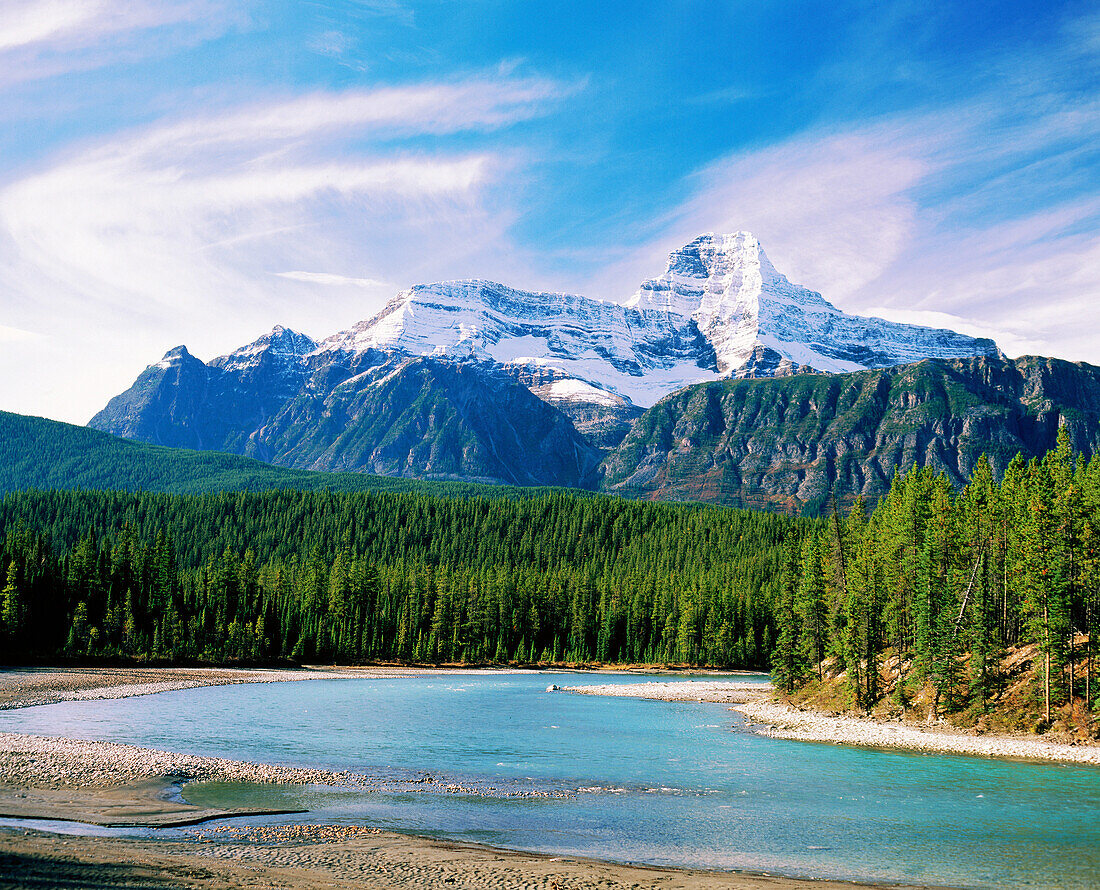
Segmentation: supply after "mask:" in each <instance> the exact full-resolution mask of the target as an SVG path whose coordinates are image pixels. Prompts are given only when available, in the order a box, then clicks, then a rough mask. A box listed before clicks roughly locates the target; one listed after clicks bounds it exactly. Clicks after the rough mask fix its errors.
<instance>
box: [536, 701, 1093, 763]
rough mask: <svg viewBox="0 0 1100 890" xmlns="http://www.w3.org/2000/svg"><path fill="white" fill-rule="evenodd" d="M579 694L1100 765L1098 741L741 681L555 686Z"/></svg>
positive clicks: (856, 740)
mask: <svg viewBox="0 0 1100 890" xmlns="http://www.w3.org/2000/svg"><path fill="white" fill-rule="evenodd" d="M555 691H560V692H568V693H574V694H579V695H615V696H629V697H634V698H649V699H654V700H657V701H695V702H716V703H721V704H729V705H732V707H731V708H730V710H732V711H736V712H737V713H739V714H741V715H742V716H744V717H745V718H746V719H747V720H748V721H749V728H750V729H751V730H752V731H753V732H756V733H758V734H760V735H765V736H768V737H770V738H777V739H787V740H790V741H799V742H818V743H826V744H836V745H857V746H862V747H867V748H883V749H894V750H901V751H914V752H920V753H924V754H964V755H968V756H974V757H1004V758H1012V759H1018V760H1043V761H1055V762H1059V763H1083V764H1090V765H1095V766H1100V745H1097V744H1074V745H1070V744H1062V743H1058V742H1050V741H1046V740H1044V739H1040V738H1033V737H1028V736H1004V735H974V734H970V733H967V732H964V731H962V730H956V729H954V728H950V727H946V726H939V725H937V726H927V727H926V726H916V725H914V724H911V723H901V722H900V721H896V720H895V721H887V720H883V719H879V718H872V717H867V718H860V717H847V716H835V715H829V714H821V713H818V712H815V711H803V710H799V709H797V708H794V707H791V706H790V705H787V704H785V703H783V702H779V701H775V700H774V699H773V698H772V697H771V686H770V685H769V684H761V683H745V682H740V681H731V682H721V681H693V680H685V681H670V682H653V683H639V684H636V685H633V686H631V687H627V688H624V687H622V686H615V685H610V684H607V685H596V684H594V685H591V686H589V685H584V686H562V687H555Z"/></svg>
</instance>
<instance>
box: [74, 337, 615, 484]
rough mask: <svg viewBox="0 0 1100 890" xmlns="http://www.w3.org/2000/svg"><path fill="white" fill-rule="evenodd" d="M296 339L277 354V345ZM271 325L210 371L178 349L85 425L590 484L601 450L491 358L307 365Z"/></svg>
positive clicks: (438, 475)
mask: <svg viewBox="0 0 1100 890" xmlns="http://www.w3.org/2000/svg"><path fill="white" fill-rule="evenodd" d="M291 338H294V339H293V343H294V344H295V345H294V346H293V347H292V348H290V349H287V350H284V351H275V350H273V348H272V346H271V343H272V341H275V342H279V341H280V339H282V340H283V342H287V341H290V339H291ZM300 338H301V335H296V334H293V332H290V331H281V330H279V329H277V330H276V331H275V332H273V334H272V335H268V336H267V337H263V338H261V339H260V340H257V341H256V343H253V344H250V345H249V346H247V347H244V349H242V350H238V352H236V353H233V354H232V355H230V356H225V357H223V358H220V359H217V360H215V361H213V362H211V363H210V364H209V365H204V364H203V363H202V362H200V361H199V360H198V359H196V358H194V357H193V356H191V355H190V354H189V353H187V351H186V350H184V349H182V348H181V349H175V350H172V351H171V352H169V353H168V355H166V356H165V358H164V359H163V360H162V361H160V362H158V363H157V364H156V365H152V366H150V367H149V368H147V369H146V370H145V371H144V372H143V374H142V375H141V377H139V378H138V381H137V383H135V384H134V386H133V387H132V388H131V389H130V390H129V391H127V392H126V393H124V394H123V395H121V396H118V397H116V398H115V399H112V400H111V402H110V404H108V406H107V408H106V409H104V411H102V412H100V413H99V414H98V415H96V417H95V418H93V419H92V422H91V424H90V425H91V426H93V427H96V428H98V429H106V430H108V431H110V432H115V433H116V434H117V435H124V436H128V437H129V438H136V439H141V440H142V441H147V442H156V443H159V444H165V445H173V446H177V447H188V448H206V449H213V450H218V451H229V452H233V453H238V454H246V455H249V456H251V457H256V458H259V459H261V460H264V461H267V462H269V463H274V464H278V465H280V466H288V467H297V468H300V469H313V470H356V471H362V472H370V473H377V474H380V475H384V476H409V477H416V478H423V479H462V480H468V481H476V482H493V483H504V484H509V485H561V486H570V487H586V488H590V487H593V486H594V484H595V482H596V479H597V465H598V463H599V459H600V456H601V454H600V452H599V451H598V450H597V449H596V448H595V447H594V446H593V445H592V444H590V443H589V442H588V441H587V440H586V439H585V438H584V437H583V436H581V435H580V434H579V433H578V432H577V430H576V429H575V428H574V427H573V425H572V423H571V422H570V421H569V418H568V417H566V416H565V415H563V414H562V413H561V412H559V411H557V410H556V409H554V408H553V407H552V406H551V405H549V404H547V403H546V402H543V401H542V400H540V399H539V398H537V397H536V396H535V395H533V394H532V393H531V392H530V390H528V388H527V387H525V386H523V385H522V384H520V383H517V382H516V381H515V380H513V379H512V378H511V377H509V376H508V375H507V374H504V373H502V372H501V371H500V370H499V369H496V368H493V367H492V366H489V365H477V364H474V363H462V364H455V363H452V362H440V361H436V360H433V359H427V358H409V357H407V356H395V355H393V354H390V353H384V352H379V351H377V350H368V351H366V352H361V353H355V354H349V355H344V356H340V357H337V358H336V359H335V360H332V357H329V358H330V360H329V361H324V362H319V363H318V362H315V361H305V360H303V350H304V349H305V348H306V347H307V346H309V345H310V343H312V341H309V342H306V340H303V339H300Z"/></svg>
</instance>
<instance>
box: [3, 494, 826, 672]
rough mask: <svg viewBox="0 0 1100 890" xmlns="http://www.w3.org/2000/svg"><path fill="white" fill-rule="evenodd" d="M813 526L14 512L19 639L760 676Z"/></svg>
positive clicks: (473, 504) (562, 499) (114, 651)
mask: <svg viewBox="0 0 1100 890" xmlns="http://www.w3.org/2000/svg"><path fill="white" fill-rule="evenodd" d="M804 527H805V523H804V522H802V521H798V520H793V519H789V518H786V517H782V516H777V515H773V514H762V513H749V512H743V511H737V510H729V509H724V508H716V507H706V506H701V505H676V504H653V503H638V502H632V501H624V500H620V499H616V498H607V497H596V496H579V495H574V494H567V493H563V492H552V491H544V492H543V493H542V494H539V495H538V496H532V497H523V498H517V497H512V498H499V497H494V498H486V497H471V498H441V497H436V496H433V495H428V494H422V493H358V494H332V493H328V492H320V493H308V492H297V491H286V490H276V491H269V492H265V493H245V492H237V493H222V494H211V495H204V496H179V495H168V494H151V493H143V494H130V493H124V492H87V491H70V492H34V491H29V492H19V493H11V494H8V495H6V496H5V497H4V498H3V499H2V500H0V540H2V541H3V545H2V547H0V566H2V571H4V572H5V573H6V574H5V577H6V578H7V579H8V583H7V584H6V586H5V592H4V603H5V604H8V603H10V604H12V605H11V606H10V608H9V606H8V605H5V608H4V611H3V622H4V623H3V628H2V629H3V632H4V633H5V634H6V639H8V640H11V641H12V642H13V646H12V648H11V649H9V650H7V651H10V652H11V653H12V655H13V657H21V658H30V657H52V656H55V655H58V654H66V655H70V656H79V657H93V658H94V657H110V656H131V657H156V658H185V659H209V660H217V661H222V660H232V659H274V658H293V659H299V660H304V661H311V660H328V661H366V660H402V661H421V662H446V661H463V662H470V663H484V662H493V661H497V662H503V661H551V660H555V661H561V660H569V661H590V660H595V659H598V660H603V661H609V662H643V661H644V662H678V663H690V664H709V665H722V666H730V667H764V666H766V665H767V663H768V657H769V655H770V652H771V649H772V641H773V640H774V639H775V635H776V634H775V627H774V625H773V620H772V617H771V616H772V610H773V600H774V599H775V596H776V594H777V592H778V582H779V576H780V569H781V567H782V563H783V560H784V554H785V553H786V552H788V550H789V548H790V547H795V548H799V547H800V536H801V534H802V529H803V528H804ZM8 588H11V590H9V589H8ZM20 604H22V605H20ZM21 609H22V611H20V610H21ZM9 612H10V614H11V615H12V616H13V617H11V618H10V619H9V617H8V616H9Z"/></svg>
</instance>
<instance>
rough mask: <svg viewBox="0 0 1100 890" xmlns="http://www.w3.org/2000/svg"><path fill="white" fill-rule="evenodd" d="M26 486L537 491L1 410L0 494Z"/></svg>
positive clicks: (455, 493)
mask: <svg viewBox="0 0 1100 890" xmlns="http://www.w3.org/2000/svg"><path fill="white" fill-rule="evenodd" d="M30 488H36V489H42V490H55V489H61V490H68V489H90V490H100V491H106V490H112V491H156V492H169V493H172V494H208V493H212V492H218V491H264V490H267V489H271V488H281V489H296V490H299V491H342V492H356V491H393V492H401V491H417V492H425V493H428V492H430V493H433V494H438V495H441V496H448V497H469V496H474V495H482V494H495V495H497V496H500V495H511V496H524V495H526V494H528V493H530V492H533V491H535V490H536V489H530V490H528V489H522V488H511V487H508V486H490V485H478V484H474V483H469V482H435V481H421V480H414V479H401V478H390V477H387V476H372V475H368V474H366V473H320V472H310V471H308V470H291V469H286V468H284V467H275V466H271V465H270V464H265V463H262V462H260V461H258V460H252V459H251V458H247V457H240V456H238V455H234V454H223V453H221V452H217V451H190V450H187V449H183V448H166V447H163V446H160V445H146V444H144V443H141V442H135V441H132V440H129V439H119V438H117V437H116V436H112V435H109V434H108V433H102V432H99V431H98V430H92V429H88V428H87V427H82V426H74V425H73V424H69V423H60V422H58V421H56V420H47V419H45V418H42V417H27V416H24V415H22V414H11V413H8V412H6V411H0V494H2V493H5V492H9V491H22V490H25V489H30ZM538 490H539V491H542V490H543V489H538Z"/></svg>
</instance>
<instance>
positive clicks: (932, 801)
mask: <svg viewBox="0 0 1100 890" xmlns="http://www.w3.org/2000/svg"><path fill="white" fill-rule="evenodd" d="M648 679H650V678H646V677H630V676H626V677H611V678H608V677H598V678H597V677H594V676H592V675H591V674H586V675H572V676H571V675H563V674H557V675H550V674H480V675H474V676H434V677H424V678H414V679H400V680H316V681H309V682H298V683H272V684H256V685H239V686H221V687H212V688H207V689H189V690H182V691H178V692H168V693H162V694H159V695H154V696H144V697H138V698H129V699H117V700H113V701H96V702H69V703H64V704H57V705H47V706H43V707H38V708H28V709H24V710H19V711H10V712H5V713H0V730H4V731H12V732H31V733H38V734H44V735H49V734H53V735H68V736H73V737H80V738H91V739H109V740H113V741H121V742H128V743H132V744H138V745H145V746H149V747H155V748H163V749H168V750H175V751H188V752H192V753H196V754H204V755H212V756H219V757H229V758H233V759H239V760H257V761H263V762H269V763H283V764H292V765H297V766H312V767H323V768H329V769H337V770H344V769H349V770H352V771H356V772H364V773H368V774H371V775H374V776H378V777H380V778H385V779H395V780H401V779H409V778H416V777H418V776H420V775H422V774H423V773H424V772H429V773H431V775H432V776H433V777H435V778H436V779H437V780H439V781H443V782H447V781H455V782H462V783H463V784H471V785H474V786H476V787H482V788H486V789H488V788H489V787H493V788H496V789H502V790H504V791H506V792H508V791H521V792H523V791H530V790H538V789H542V790H551V791H559V792H560V791H576V790H577V789H585V790H584V791H582V792H581V793H578V794H574V795H572V796H570V797H567V798H564V799H562V798H538V797H535V798H532V797H526V798H524V797H520V798H515V797H510V798H502V797H499V796H495V795H494V794H492V793H489V792H487V793H485V794H480V795H456V794H437V793H398V794H394V793H383V792H363V791H361V790H354V789H352V790H349V789H333V788H281V787H264V786H261V787H256V786H243V787H242V786H230V785H215V784H208V785H193V786H189V787H188V788H187V790H186V797H187V798H188V800H190V801H191V802H193V803H198V804H202V805H212V806H250V807H251V806H270V807H280V808H282V807H288V808H289V807H305V808H308V809H309V810H310V811H311V813H310V816H309V817H308V818H311V819H315V820H317V821H329V822H355V823H359V824H371V825H376V826H378V827H381V828H387V829H392V830H397V831H406V832H413V833H417V834H427V835H434V836H440V837H447V838H453V839H460V840H468V841H475V842H481V843H490V844H495V845H499V846H505V847H514V848H518V849H527V850H539V851H546V852H555V853H571V854H577V855H587V856H595V857H603V858H612V859H619V860H626V861H632V862H646V863H651V864H662V865H667V864H674V865H689V866H701V867H714V868H743V869H751V870H756V871H768V872H773V873H783V874H791V875H804V876H812V877H833V878H849V879H854V880H860V879H862V880H870V879H878V880H895V881H908V882H923V883H932V884H944V885H953V886H964V887H1050V888H1056V887H1065V888H1086V887H1097V886H1100V769H1097V768H1094V767H1084V766H1062V765H1056V764H1033V763H1018V762H1009V761H997V760H984V759H979V758H970V757H947V756H939V755H918V754H902V753H896V752H880V751H871V750H864V749H859V748H852V747H842V746H833V745H814V744H804V743H799V742H787V741H780V740H774V739H767V738H762V737H759V736H756V735H753V734H751V733H749V732H747V731H745V730H744V729H743V724H742V722H741V720H740V718H739V717H738V716H737V715H736V714H732V713H731V712H730V711H729V710H728V709H727V707H726V706H725V705H718V704H697V703H670V702H654V701H645V700H639V699H629V698H610V697H597V696H579V695H569V694H563V693H553V694H548V693H547V692H546V687H547V685H548V684H549V683H558V684H568V685H574V684H583V683H596V682H599V683H605V682H617V683H630V682H642V681H645V680H648ZM740 679H743V678H740ZM760 679H761V681H763V679H764V678H760ZM290 818H291V819H293V821H297V822H301V821H303V817H301V816H295V817H290ZM249 821H250V822H255V821H257V820H249ZM268 821H280V820H268ZM281 821H287V818H286V817H284V818H283V819H282V820H281Z"/></svg>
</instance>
